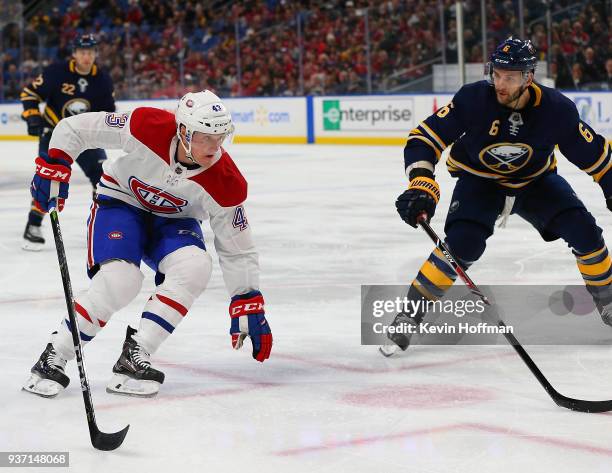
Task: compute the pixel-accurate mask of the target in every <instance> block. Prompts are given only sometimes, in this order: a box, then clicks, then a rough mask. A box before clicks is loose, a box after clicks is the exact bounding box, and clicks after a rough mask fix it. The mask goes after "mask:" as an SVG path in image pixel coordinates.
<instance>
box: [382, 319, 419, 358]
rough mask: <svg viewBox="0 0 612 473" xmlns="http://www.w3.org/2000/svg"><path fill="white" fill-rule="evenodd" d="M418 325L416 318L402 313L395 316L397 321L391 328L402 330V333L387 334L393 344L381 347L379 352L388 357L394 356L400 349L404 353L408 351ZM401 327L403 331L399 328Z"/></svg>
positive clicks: (394, 321)
mask: <svg viewBox="0 0 612 473" xmlns="http://www.w3.org/2000/svg"><path fill="white" fill-rule="evenodd" d="M417 325H418V324H417V323H416V321H415V320H414V318H412V317H410V316H409V315H408V314H406V313H405V312H400V313H399V314H397V315H396V316H395V319H394V320H393V322H392V323H391V325H390V327H395V328H396V329H398V331H399V330H401V332H400V333H390V332H387V338H388V339H389V340H391V341H392V342H393V343H391V344H388V345H381V346H379V347H378V351H380V353H381V354H382V355H384V356H386V357H390V356H393V355H394V354H395V353H397V349H398V348H400V349H401V350H402V351H406V350H407V349H408V347H409V346H410V338H411V337H412V335H413V333H415V331H416V327H417ZM399 327H401V329H400V328H399Z"/></svg>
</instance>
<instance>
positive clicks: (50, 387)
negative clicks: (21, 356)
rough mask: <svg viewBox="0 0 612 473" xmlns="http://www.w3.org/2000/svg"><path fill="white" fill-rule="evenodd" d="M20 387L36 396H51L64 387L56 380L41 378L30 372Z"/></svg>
mask: <svg viewBox="0 0 612 473" xmlns="http://www.w3.org/2000/svg"><path fill="white" fill-rule="evenodd" d="M21 389H22V390H24V391H27V392H29V393H32V394H36V395H37V396H41V397H47V398H51V397H55V396H57V395H58V394H59V393H60V392H62V391H63V390H64V387H63V386H62V385H61V384H59V383H58V382H56V381H53V380H51V379H45V378H41V377H40V376H39V375H37V374H35V373H32V375H31V376H30V379H28V381H27V382H26V383H25V384H24V385H23V387H22V388H21Z"/></svg>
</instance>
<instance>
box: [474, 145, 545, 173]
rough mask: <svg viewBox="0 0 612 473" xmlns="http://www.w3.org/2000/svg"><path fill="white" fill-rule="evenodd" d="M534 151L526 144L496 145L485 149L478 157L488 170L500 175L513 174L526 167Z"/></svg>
mask: <svg viewBox="0 0 612 473" xmlns="http://www.w3.org/2000/svg"><path fill="white" fill-rule="evenodd" d="M532 155H533V149H532V148H531V146H529V145H526V144H524V143H495V144H492V145H489V146H487V147H486V148H484V149H483V150H482V151H481V152H480V154H479V155H478V157H479V158H480V162H481V163H482V164H484V165H485V166H486V167H487V168H489V169H491V170H492V171H494V172H496V173H500V174H511V173H513V172H516V171H518V170H519V169H521V168H522V167H523V166H525V165H526V164H527V163H528V162H529V160H530V159H531V156H532Z"/></svg>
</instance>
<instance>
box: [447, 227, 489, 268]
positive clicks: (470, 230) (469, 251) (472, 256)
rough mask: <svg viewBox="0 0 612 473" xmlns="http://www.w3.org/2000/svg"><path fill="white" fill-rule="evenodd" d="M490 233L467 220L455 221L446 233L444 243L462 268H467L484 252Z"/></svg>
mask: <svg viewBox="0 0 612 473" xmlns="http://www.w3.org/2000/svg"><path fill="white" fill-rule="evenodd" d="M489 236H490V232H489V230H488V229H487V228H486V227H485V226H484V225H481V224H479V223H476V222H470V221H469V220H457V221H455V222H453V223H452V224H451V225H450V226H449V227H448V229H447V231H446V243H447V244H448V246H449V247H450V249H451V251H452V252H453V253H454V255H455V256H456V257H457V258H459V259H460V260H461V262H462V263H463V265H464V266H466V267H469V266H470V265H471V264H472V263H473V262H474V261H477V260H478V259H479V258H480V257H481V256H482V254H483V253H484V251H485V248H486V246H487V238H489Z"/></svg>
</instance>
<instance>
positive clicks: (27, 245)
mask: <svg viewBox="0 0 612 473" xmlns="http://www.w3.org/2000/svg"><path fill="white" fill-rule="evenodd" d="M44 247H45V244H44V243H34V242H31V241H28V240H24V241H23V244H22V245H21V249H22V250H25V251H41V250H42V249H43V248H44Z"/></svg>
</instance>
